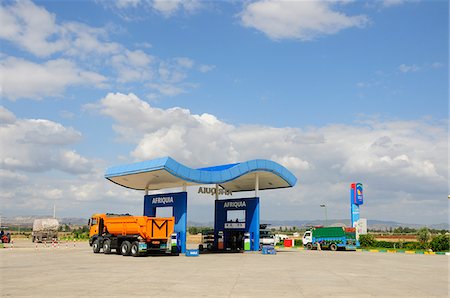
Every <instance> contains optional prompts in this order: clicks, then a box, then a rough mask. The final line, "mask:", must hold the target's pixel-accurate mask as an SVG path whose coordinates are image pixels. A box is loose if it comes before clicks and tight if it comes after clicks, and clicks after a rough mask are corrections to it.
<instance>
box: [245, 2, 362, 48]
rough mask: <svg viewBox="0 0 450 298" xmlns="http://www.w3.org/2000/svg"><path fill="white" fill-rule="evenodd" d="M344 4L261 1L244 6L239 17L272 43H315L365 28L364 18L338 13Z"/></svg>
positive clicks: (246, 25)
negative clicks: (281, 40) (278, 41)
mask: <svg viewBox="0 0 450 298" xmlns="http://www.w3.org/2000/svg"><path fill="white" fill-rule="evenodd" d="M337 2H340V3H342V4H345V2H342V1H303V0H300V1H279V0H262V1H257V2H252V3H250V4H248V5H246V6H245V8H244V10H243V11H242V12H241V13H240V14H239V17H240V19H241V22H242V25H243V26H245V27H250V28H255V29H257V30H259V31H262V32H263V33H265V34H266V35H267V36H268V37H270V38H271V39H275V40H279V39H298V40H302V41H306V40H312V39H314V38H316V37H318V36H322V35H328V34H335V33H337V32H339V31H341V30H344V29H347V28H352V27H358V28H360V27H364V26H365V25H366V24H367V23H368V22H369V19H368V17H367V16H365V15H356V16H348V15H346V14H344V13H341V12H338V11H337V10H335V9H334V8H335V3H337Z"/></svg>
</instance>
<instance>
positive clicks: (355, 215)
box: [350, 183, 364, 228]
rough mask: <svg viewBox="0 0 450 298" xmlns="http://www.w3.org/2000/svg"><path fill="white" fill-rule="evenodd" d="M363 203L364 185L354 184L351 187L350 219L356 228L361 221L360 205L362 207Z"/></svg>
mask: <svg viewBox="0 0 450 298" xmlns="http://www.w3.org/2000/svg"><path fill="white" fill-rule="evenodd" d="M363 202H364V199H363V185H362V184H361V183H352V184H351V185H350V206H351V210H350V212H351V215H350V219H351V223H352V227H354V228H356V224H357V222H358V220H359V205H362V204H363Z"/></svg>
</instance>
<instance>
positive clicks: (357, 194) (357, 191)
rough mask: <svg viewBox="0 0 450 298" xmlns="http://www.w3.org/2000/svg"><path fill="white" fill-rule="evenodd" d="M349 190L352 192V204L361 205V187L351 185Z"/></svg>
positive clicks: (357, 184)
mask: <svg viewBox="0 0 450 298" xmlns="http://www.w3.org/2000/svg"><path fill="white" fill-rule="evenodd" d="M351 188H352V191H353V204H356V205H362V204H363V202H364V201H363V185H362V184H361V183H352V184H351Z"/></svg>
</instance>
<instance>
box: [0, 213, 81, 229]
mask: <svg viewBox="0 0 450 298" xmlns="http://www.w3.org/2000/svg"><path fill="white" fill-rule="evenodd" d="M39 218H53V216H51V215H47V216H46V215H44V216H37V215H36V216H34V215H30V216H16V217H2V221H1V225H2V226H3V227H5V226H17V227H32V226H33V222H34V220H35V219H39ZM57 219H58V221H59V223H60V224H70V225H77V226H78V225H85V224H87V221H88V220H87V219H86V218H79V217H62V218H57Z"/></svg>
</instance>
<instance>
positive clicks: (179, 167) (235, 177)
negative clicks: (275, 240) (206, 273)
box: [105, 157, 297, 253]
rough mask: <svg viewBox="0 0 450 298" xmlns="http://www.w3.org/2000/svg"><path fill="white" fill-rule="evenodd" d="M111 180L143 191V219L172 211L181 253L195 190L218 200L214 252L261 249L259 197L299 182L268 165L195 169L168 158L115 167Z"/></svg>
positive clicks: (266, 162) (259, 161)
mask: <svg viewBox="0 0 450 298" xmlns="http://www.w3.org/2000/svg"><path fill="white" fill-rule="evenodd" d="M105 178H107V179H108V180H110V181H112V182H114V183H116V184H118V185H121V186H124V187H127V188H131V189H136V190H143V191H145V196H144V215H146V216H156V215H157V214H158V209H161V208H170V209H171V214H170V215H169V216H174V217H175V232H176V233H177V234H178V241H179V245H178V246H179V248H180V250H181V252H182V253H184V252H185V251H186V229H187V192H186V187H188V186H193V185H206V184H208V185H214V186H215V187H211V188H206V187H200V188H199V193H202V192H204V193H209V194H211V195H213V196H214V197H215V212H214V250H217V251H225V250H237V249H240V250H242V249H243V250H248V251H257V250H258V249H259V191H261V190H266V189H277V188H287V187H293V186H294V185H295V183H296V182H297V178H296V177H295V176H294V175H293V174H292V173H291V172H290V171H289V170H287V169H286V168H285V167H283V166H282V165H280V164H278V163H276V162H274V161H270V160H264V159H257V160H250V161H246V162H241V163H234V164H227V165H221V166H215V167H208V168H201V169H192V168H189V167H186V166H184V165H183V164H180V163H179V162H177V161H175V160H174V159H172V158H170V157H164V158H158V159H153V160H149V161H144V162H140V163H134V164H129V165H123V166H117V167H112V168H109V169H108V170H107V171H106V174H105ZM176 187H180V188H182V191H181V192H177V193H161V194H156V195H155V194H152V195H150V194H148V192H149V191H155V190H157V191H163V190H164V189H168V188H176ZM241 191H254V197H250V198H233V199H221V198H219V195H221V194H224V195H226V194H230V193H233V194H234V193H237V192H241Z"/></svg>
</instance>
